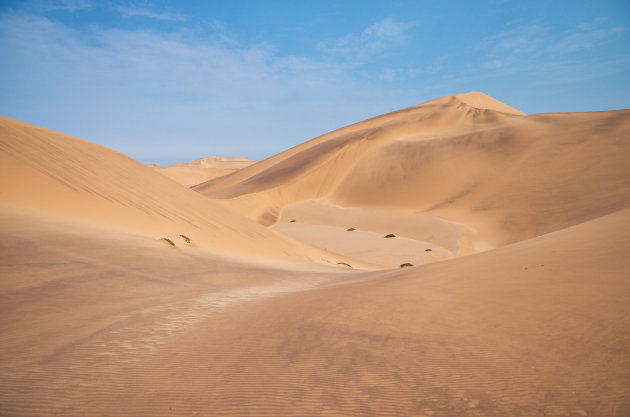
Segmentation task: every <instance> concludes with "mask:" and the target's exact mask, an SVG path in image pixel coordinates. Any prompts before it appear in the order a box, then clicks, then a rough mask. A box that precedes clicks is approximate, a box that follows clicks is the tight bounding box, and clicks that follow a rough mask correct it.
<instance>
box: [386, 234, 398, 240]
mask: <svg viewBox="0 0 630 417" xmlns="http://www.w3.org/2000/svg"><path fill="white" fill-rule="evenodd" d="M390 237H396V235H393V234H391V233H390V234H388V235H387V236H385V238H386V239H387V238H390Z"/></svg>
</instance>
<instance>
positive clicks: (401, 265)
mask: <svg viewBox="0 0 630 417" xmlns="http://www.w3.org/2000/svg"><path fill="white" fill-rule="evenodd" d="M410 266H413V264H410V263H409V262H405V263H404V264H400V267H401V268H408V267H410Z"/></svg>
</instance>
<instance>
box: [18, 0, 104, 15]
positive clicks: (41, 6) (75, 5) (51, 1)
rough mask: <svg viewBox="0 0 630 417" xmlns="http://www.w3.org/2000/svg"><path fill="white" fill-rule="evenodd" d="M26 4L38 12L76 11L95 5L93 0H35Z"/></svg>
mask: <svg viewBox="0 0 630 417" xmlns="http://www.w3.org/2000/svg"><path fill="white" fill-rule="evenodd" d="M25 5H26V7H27V8H30V9H31V10H35V11H38V12H49V11H53V10H63V11H67V12H76V11H79V10H87V9H91V8H92V7H93V6H94V5H93V3H92V1H91V0H34V1H31V2H30V3H26V4H25Z"/></svg>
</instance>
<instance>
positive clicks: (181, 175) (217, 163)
mask: <svg viewBox="0 0 630 417" xmlns="http://www.w3.org/2000/svg"><path fill="white" fill-rule="evenodd" d="M253 163H254V161H250V160H249V159H247V158H221V157H217V156H209V157H207V158H201V159H196V160H194V161H190V162H185V163H183V164H176V165H170V166H167V167H160V166H157V165H149V167H151V168H153V169H155V170H156V171H158V172H159V173H160V174H162V175H165V176H167V177H169V178H170V179H172V180H173V181H176V182H178V183H180V184H182V185H185V186H187V187H190V186H193V185H197V184H200V183H202V182H205V181H208V180H210V179H213V178H218V177H222V176H224V175H227V174H231V173H233V172H235V171H238V170H239V169H242V168H245V167H247V166H249V165H251V164H253Z"/></svg>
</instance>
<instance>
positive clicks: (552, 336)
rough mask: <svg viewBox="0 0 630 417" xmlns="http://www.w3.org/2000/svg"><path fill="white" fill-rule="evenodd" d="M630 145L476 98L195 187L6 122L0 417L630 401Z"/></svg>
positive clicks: (617, 131) (602, 412) (329, 138)
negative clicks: (5, 416)
mask: <svg viewBox="0 0 630 417" xmlns="http://www.w3.org/2000/svg"><path fill="white" fill-rule="evenodd" d="M629 161H630V110H618V111H607V112H594V113H552V114H538V115H524V114H523V113H521V112H519V111H518V110H516V109H513V108H512V107H509V106H507V105H505V104H503V103H501V102H499V101H497V100H495V99H493V98H491V97H488V96H486V95H484V94H482V93H468V94H458V95H453V96H447V97H442V98H438V99H435V100H431V101H429V102H426V103H423V104H419V105H417V106H413V107H410V108H408V109H404V110H399V111H396V112H392V113H388V114H385V115H382V116H379V117H375V118H372V119H368V120H365V121H362V122H359V123H356V124H353V125H350V126H347V127H343V128H341V129H338V130H336V131H333V132H330V133H327V134H325V135H322V136H320V137H318V138H315V139H313V140H311V141H308V142H306V143H303V144H301V145H298V146H296V147H294V148H292V149H289V150H287V151H285V152H282V153H280V154H278V155H275V156H273V157H271V158H268V159H266V160H264V161H260V162H257V163H252V164H251V165H249V164H250V163H251V161H246V160H241V159H239V160H225V159H218V158H203V159H200V160H197V161H193V162H190V163H187V164H182V165H179V166H173V167H167V168H162V169H161V170H162V171H166V172H167V173H168V175H167V176H171V177H172V178H175V177H177V178H179V179H177V178H175V179H176V181H178V182H180V183H183V184H187V181H189V180H188V179H186V178H193V174H195V175H198V174H200V170H221V169H234V171H233V172H232V173H231V174H228V175H225V176H222V177H220V178H219V177H217V178H213V179H210V180H208V181H206V182H205V183H203V184H199V185H197V186H195V187H194V190H193V189H187V188H186V187H183V186H182V185H181V184H177V182H176V181H172V180H171V179H169V178H167V177H165V176H164V175H162V174H160V173H159V172H156V170H160V168H159V167H147V166H144V165H142V164H140V163H138V162H136V161H133V160H132V159H130V158H128V157H126V156H124V155H121V154H120V153H117V152H115V151H112V150H109V149H107V148H104V147H102V146H98V145H96V144H93V143H90V142H87V141H83V140H80V139H76V138H72V137H70V136H66V135H63V134H61V133H57V132H53V131H50V130H47V129H43V128H40V127H36V126H33V125H29V124H26V123H22V122H18V121H15V120H11V119H8V118H4V117H2V118H0V317H2V320H0V334H2V337H1V338H0V415H7V416H8V415H11V416H14V415H15V416H49V415H59V416H81V417H90V416H132V417H133V416H147V415H150V416H173V415H175V416H184V415H186V416H188V415H199V416H244V415H255V416H259V415H269V416H296V415H304V416H374V417H376V416H378V417H381V416H443V417H446V416H470V417H472V416H625V415H628V410H630V373H629V372H628V369H629V368H628V363H629V362H630V279H629V277H630V258H629V257H628V256H627V253H628V252H630V233H629V232H628V231H629V230H630V165H629V164H628V162H629ZM229 164H232V165H230V167H227V165H229ZM234 165H237V166H238V167H237V166H234ZM246 165H247V166H246ZM171 168H172V169H171ZM187 169H190V170H189V171H186V170H187ZM236 169H238V170H236ZM180 174H181V176H179V175H180ZM188 174H190V175H191V176H190V177H187V175H188ZM178 176H179V177H178ZM193 182H194V181H193Z"/></svg>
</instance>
